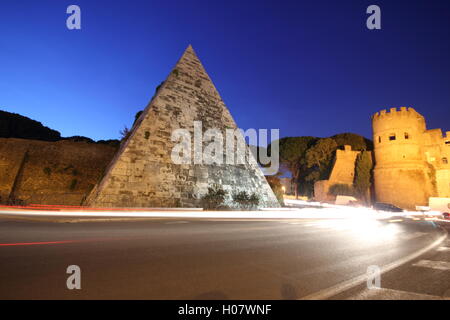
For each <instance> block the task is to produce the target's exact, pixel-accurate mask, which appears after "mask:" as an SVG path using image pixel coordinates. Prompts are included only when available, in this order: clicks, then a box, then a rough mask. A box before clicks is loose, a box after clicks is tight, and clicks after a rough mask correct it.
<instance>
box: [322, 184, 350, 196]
mask: <svg viewBox="0 0 450 320" xmlns="http://www.w3.org/2000/svg"><path fill="white" fill-rule="evenodd" d="M328 193H329V194H331V195H333V196H354V195H355V189H354V188H353V186H351V185H348V184H342V183H336V184H333V185H332V186H331V187H330V189H329V190H328Z"/></svg>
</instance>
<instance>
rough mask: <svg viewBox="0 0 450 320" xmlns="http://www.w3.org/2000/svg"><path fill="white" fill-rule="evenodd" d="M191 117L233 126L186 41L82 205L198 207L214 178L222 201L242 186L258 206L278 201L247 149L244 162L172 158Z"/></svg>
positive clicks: (191, 129) (204, 124)
mask: <svg viewBox="0 0 450 320" xmlns="http://www.w3.org/2000/svg"><path fill="white" fill-rule="evenodd" d="M194 121H201V124H202V131H203V132H205V130H207V129H210V128H216V129H219V130H222V131H224V130H226V129H236V128H237V126H236V123H235V122H234V120H233V118H232V116H231V114H230V112H229V111H228V108H227V107H226V106H225V104H224V102H223V101H222V99H221V97H220V95H219V93H218V92H217V89H216V88H215V87H214V85H213V83H212V81H211V79H210V78H209V76H208V74H207V73H206V71H205V69H204V67H203V66H202V64H201V62H200V60H199V59H198V57H197V55H196V54H195V52H194V50H193V48H192V47H191V46H189V47H188V48H187V49H186V50H185V52H184V54H183V55H182V57H181V58H180V60H179V61H178V62H177V64H176V65H175V67H174V69H173V70H172V72H171V73H170V74H169V76H168V77H167V79H166V80H165V81H164V82H163V83H162V85H161V86H160V87H159V88H158V89H157V91H156V93H155V96H154V97H153V98H152V100H151V101H150V103H149V105H148V106H147V107H146V108H145V110H144V111H143V112H142V114H141V115H140V117H139V118H138V119H137V121H136V122H135V123H134V125H133V127H132V129H131V132H130V134H129V136H128V138H126V140H125V141H123V142H122V144H121V147H120V149H119V150H118V152H117V153H116V155H115V157H114V159H113V160H112V161H111V163H110V165H109V166H108V168H107V169H106V171H105V174H104V176H103V178H102V179H101V181H100V182H99V183H98V184H97V185H96V186H95V187H94V189H93V190H92V191H91V193H90V195H89V196H88V197H87V199H86V201H85V205H87V206H91V207H104V208H108V207H111V208H112V207H143V208H150V207H153V208H157V207H161V208H163V207H185V208H187V207H201V198H202V196H203V195H205V194H206V193H207V192H208V187H211V186H213V185H215V184H219V185H221V186H222V188H223V189H224V190H226V191H228V198H227V200H226V202H227V203H231V195H232V194H235V193H237V192H239V191H246V192H247V193H249V194H252V193H256V194H257V195H258V196H259V198H260V205H259V206H260V207H279V203H278V201H277V199H276V197H275V195H274V194H273V192H272V189H271V188H270V186H269V185H268V183H267V182H266V179H265V177H264V175H263V173H262V171H261V169H260V168H259V166H258V164H257V163H256V161H255V159H254V157H253V156H252V155H251V154H250V156H249V157H248V158H249V159H248V161H246V162H245V163H244V164H227V162H226V161H224V163H222V164H217V163H213V164H204V163H187V164H185V163H182V164H176V163H174V161H173V160H172V158H171V155H172V150H173V148H174V146H175V145H176V144H177V142H176V141H175V142H173V141H172V134H173V131H174V130H177V129H186V130H188V131H189V132H190V133H193V132H195V130H194ZM197 123H198V122H197ZM224 136H225V133H224ZM224 144H225V142H224ZM205 145H206V144H205ZM245 148H247V146H245ZM194 152H195V151H194Z"/></svg>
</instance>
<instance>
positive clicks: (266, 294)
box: [0, 219, 450, 299]
mask: <svg viewBox="0 0 450 320" xmlns="http://www.w3.org/2000/svg"><path fill="white" fill-rule="evenodd" d="M443 234H444V233H443V232H442V230H441V229H439V228H437V226H436V224H435V223H433V222H420V221H409V222H388V221H386V222H379V221H373V220H367V221H366V220H362V221H355V220H345V219H343V220H311V219H309V220H305V219H302V220H271V221H255V220H252V221H226V220H224V221H217V220H214V221H208V220H187V219H184V220H181V219H152V220H147V221H136V222H117V221H116V222H83V223H51V222H30V221H11V220H9V219H0V299H301V298H303V297H305V296H308V295H312V294H314V293H317V292H320V291H322V290H326V288H329V287H332V286H335V285H337V284H339V283H341V282H343V281H346V280H349V279H352V278H354V277H357V276H360V275H363V274H366V272H367V268H368V267H369V266H371V265H377V266H380V267H382V266H385V265H387V264H389V263H392V262H394V261H397V260H398V259H402V258H403V257H405V256H408V255H410V254H412V253H414V252H417V251H418V250H420V249H422V248H424V247H426V246H428V245H430V244H431V243H433V242H434V241H436V239H438V238H440V237H442V235H443ZM446 241H448V240H446ZM447 244H448V243H447ZM442 247H445V243H444V244H442V245H441V246H440V248H442ZM436 250H437V249H434V250H432V251H430V252H428V253H427V257H425V258H423V257H421V258H418V259H417V261H422V260H427V261H429V260H433V259H439V261H441V260H445V259H447V261H450V252H447V251H446V250H445V249H440V251H436ZM433 254H435V256H433ZM436 254H439V256H436ZM417 261H416V262H417ZM421 263H422V262H421ZM422 264H423V263H422ZM69 265H77V266H79V267H80V269H81V290H68V289H67V287H66V280H67V278H68V277H69V276H70V275H69V274H67V273H66V269H67V267H68V266H69ZM425 265H426V263H425ZM425 265H422V266H418V267H411V263H409V264H408V265H405V266H403V267H400V268H397V269H395V270H393V271H391V272H388V273H387V274H386V279H389V281H388V280H386V282H385V281H384V279H385V276H384V275H383V277H382V286H383V285H384V284H385V283H386V284H389V285H390V286H391V287H390V289H392V290H394V291H389V292H387V293H386V292H384V293H383V294H385V296H390V297H391V298H395V295H392V294H393V292H394V293H395V292H397V291H398V292H404V291H405V290H407V291H413V292H415V293H418V294H422V295H430V296H431V297H435V298H439V297H449V296H450V291H449V289H450V271H449V270H450V269H449V270H446V269H445V266H446V265H445V262H444V264H443V265H442V266H443V268H441V269H442V270H437V269H435V268H427V267H426V266H425ZM408 267H409V268H410V269H405V268H408ZM402 268H403V269H402ZM411 268H412V269H411ZM402 270H403V271H402ZM404 270H406V271H404ZM430 270H431V271H430ZM434 271H436V272H434ZM396 272H397V273H396ZM427 272H431V275H430V274H429V273H427ZM433 272H434V273H433ZM388 276H389V277H388ZM387 277H388V278H387ZM424 279H425V280H424ZM430 279H432V281H431V283H432V285H430ZM427 281H428V282H427ZM426 283H428V284H427V285H425V284H426ZM405 287H406V289H405ZM336 298H339V299H348V298H350V299H352V298H361V299H364V298H374V296H372V297H370V296H367V292H366V291H365V287H364V286H362V287H356V288H354V289H352V290H350V291H347V292H345V293H341V294H340V295H338V296H336ZM375 298H379V297H375Z"/></svg>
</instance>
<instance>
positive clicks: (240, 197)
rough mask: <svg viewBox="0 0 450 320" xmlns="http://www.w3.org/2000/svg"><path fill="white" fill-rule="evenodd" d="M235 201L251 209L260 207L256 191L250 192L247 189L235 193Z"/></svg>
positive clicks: (246, 208) (241, 206)
mask: <svg viewBox="0 0 450 320" xmlns="http://www.w3.org/2000/svg"><path fill="white" fill-rule="evenodd" d="M233 201H234V202H236V203H237V204H238V205H239V208H241V209H245V210H251V209H254V208H257V207H258V204H259V201H260V199H259V196H258V195H257V194H256V193H252V194H248V193H247V191H240V192H238V193H236V194H234V195H233Z"/></svg>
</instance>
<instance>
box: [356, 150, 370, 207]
mask: <svg viewBox="0 0 450 320" xmlns="http://www.w3.org/2000/svg"><path fill="white" fill-rule="evenodd" d="M372 170H373V162H372V156H371V154H370V153H369V152H368V151H362V152H361V153H360V154H358V157H357V158H356V165H355V181H354V187H355V192H356V194H357V196H358V197H359V198H361V199H363V200H364V201H365V202H368V200H369V199H367V192H368V190H369V189H370V187H371V185H372Z"/></svg>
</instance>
